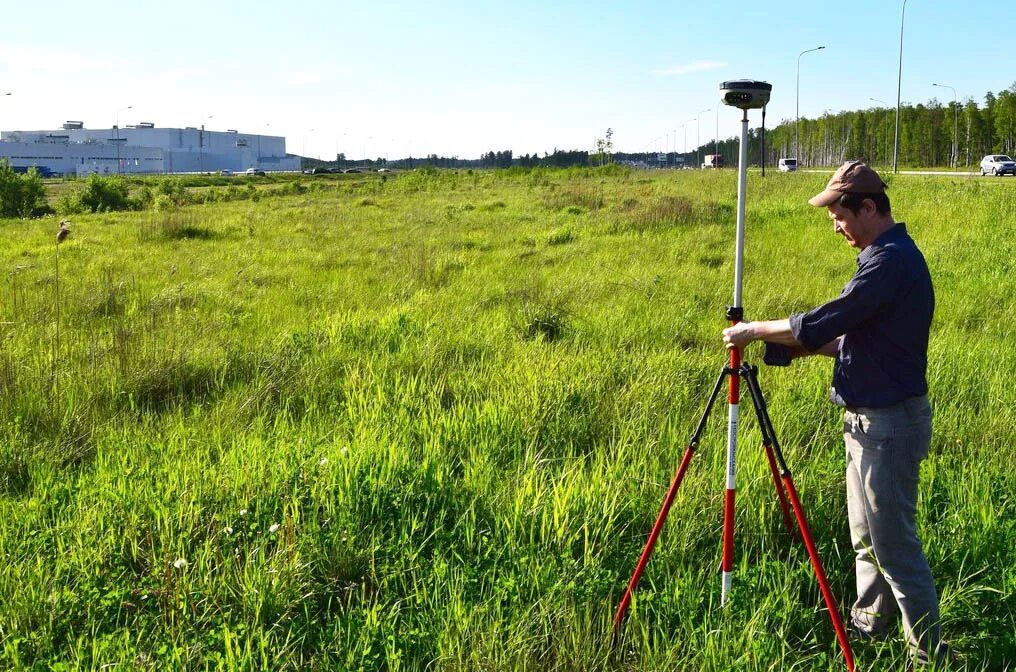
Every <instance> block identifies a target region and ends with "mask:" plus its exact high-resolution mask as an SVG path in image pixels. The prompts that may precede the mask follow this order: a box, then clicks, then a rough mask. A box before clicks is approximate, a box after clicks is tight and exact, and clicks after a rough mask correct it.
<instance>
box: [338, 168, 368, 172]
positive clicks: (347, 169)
mask: <svg viewBox="0 0 1016 672" xmlns="http://www.w3.org/2000/svg"><path fill="white" fill-rule="evenodd" d="M342 172H344V173H362V172H363V171H362V170H360V169H359V168H346V169H345V170H344V171H342Z"/></svg>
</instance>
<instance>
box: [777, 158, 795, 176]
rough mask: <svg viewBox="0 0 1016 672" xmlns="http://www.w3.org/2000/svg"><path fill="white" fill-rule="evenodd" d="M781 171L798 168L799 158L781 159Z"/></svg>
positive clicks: (789, 171)
mask: <svg viewBox="0 0 1016 672" xmlns="http://www.w3.org/2000/svg"><path fill="white" fill-rule="evenodd" d="M779 168H780V172H781V173H792V172H794V171H795V170H797V159H780V165H779Z"/></svg>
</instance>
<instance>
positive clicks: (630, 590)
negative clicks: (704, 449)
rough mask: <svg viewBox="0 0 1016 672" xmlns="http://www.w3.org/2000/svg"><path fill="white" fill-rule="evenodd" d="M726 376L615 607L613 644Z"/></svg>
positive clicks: (715, 389) (713, 394)
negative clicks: (619, 601) (622, 594)
mask: <svg viewBox="0 0 1016 672" xmlns="http://www.w3.org/2000/svg"><path fill="white" fill-rule="evenodd" d="M727 374H728V370H727V369H723V370H722V371H720V375H719V377H717V379H716V383H715V384H714V385H713V391H712V392H711V393H710V394H709V400H708V401H707V402H706V407H705V410H704V411H702V417H701V418H699V422H698V426H696V427H695V433H694V434H692V436H691V440H690V441H689V442H688V447H687V448H686V449H685V451H684V457H682V458H681V466H680V467H678V469H677V473H676V474H674V480H673V482H671V484H670V489H669V490H667V496H666V497H665V498H664V500H663V506H662V507H660V513H659V514H658V515H657V516H656V522H655V523H654V524H653V530H652V532H650V534H649V540H648V541H646V546H645V548H644V549H642V556H641V557H640V558H639V562H638V565H636V567H635V573H634V574H632V576H631V580H630V581H629V582H628V587H627V588H626V589H625V591H624V597H622V598H621V603H620V604H619V605H617V612H616V613H615V614H614V642H615V643H616V642H617V640H618V637H619V635H620V633H621V624H622V623H623V622H624V617H625V614H627V613H628V606H629V605H630V604H631V599H632V596H633V595H634V594H635V588H636V587H637V586H638V585H639V579H641V578H642V572H644V571H645V569H646V565H647V564H649V558H650V557H652V555H653V548H654V547H655V546H656V540H657V539H658V538H659V536H660V532H662V531H663V524H664V523H666V522H667V514H668V513H670V507H671V505H672V504H673V503H674V497H675V496H676V495H677V489H678V488H679V487H680V486H681V481H682V480H684V473H685V472H686V471H687V470H688V464H690V463H691V458H692V455H694V454H695V448H696V447H698V442H699V438H701V436H702V432H703V430H704V429H705V426H706V420H707V419H708V418H709V411H710V410H712V408H713V403H714V402H715V401H716V397H717V396H718V395H719V393H720V386H721V385H722V384H723V378H724V377H725V376H726V375H727Z"/></svg>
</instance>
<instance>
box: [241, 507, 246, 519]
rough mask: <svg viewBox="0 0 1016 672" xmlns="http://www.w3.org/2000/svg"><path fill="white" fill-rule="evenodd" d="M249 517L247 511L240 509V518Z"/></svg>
mask: <svg viewBox="0 0 1016 672" xmlns="http://www.w3.org/2000/svg"><path fill="white" fill-rule="evenodd" d="M246 515H247V509H240V517H241V518H243V517H244V516H246Z"/></svg>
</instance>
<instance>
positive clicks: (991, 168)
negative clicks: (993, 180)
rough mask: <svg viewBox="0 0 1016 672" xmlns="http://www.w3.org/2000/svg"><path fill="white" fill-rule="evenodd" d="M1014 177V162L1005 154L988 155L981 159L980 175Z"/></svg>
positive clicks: (1015, 169) (1015, 173)
mask: <svg viewBox="0 0 1016 672" xmlns="http://www.w3.org/2000/svg"><path fill="white" fill-rule="evenodd" d="M1006 173H1009V174H1010V175H1016V161H1013V160H1012V159H1010V158H1009V157H1008V156H1006V155H1005V154H988V155H987V156H986V157H984V158H983V159H981V175H999V176H1001V175H1005V174H1006Z"/></svg>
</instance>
